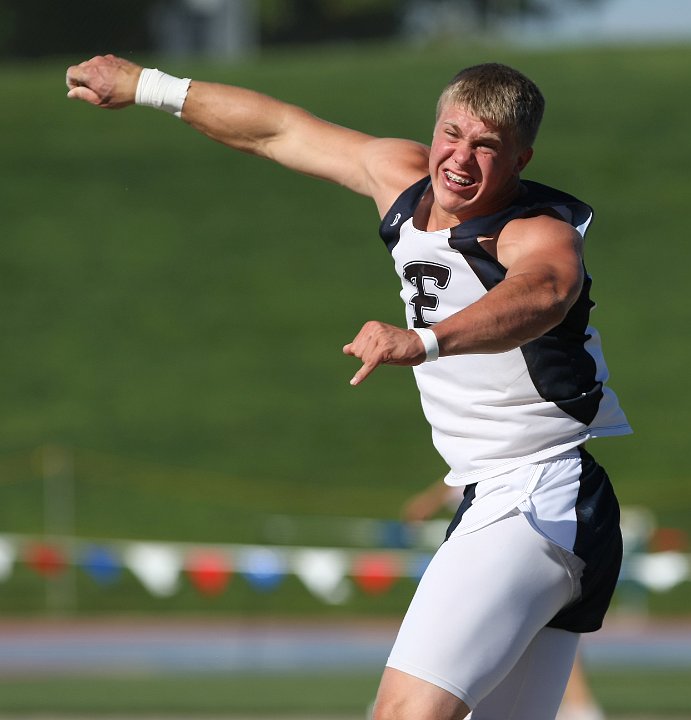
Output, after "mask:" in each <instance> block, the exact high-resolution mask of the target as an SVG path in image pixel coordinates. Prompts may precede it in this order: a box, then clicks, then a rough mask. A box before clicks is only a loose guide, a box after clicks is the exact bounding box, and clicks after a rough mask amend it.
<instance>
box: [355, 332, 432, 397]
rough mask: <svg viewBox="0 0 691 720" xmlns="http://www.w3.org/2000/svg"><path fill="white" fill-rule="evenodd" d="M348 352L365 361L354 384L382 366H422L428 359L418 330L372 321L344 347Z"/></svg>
mask: <svg viewBox="0 0 691 720" xmlns="http://www.w3.org/2000/svg"><path fill="white" fill-rule="evenodd" d="M343 352H344V353H345V354H346V355H353V356H354V357H357V358H360V360H362V367H361V368H360V369H359V370H358V371H357V372H356V373H355V375H354V376H353V378H352V380H351V381H350V384H351V385H359V384H360V383H361V382H362V381H363V380H364V379H365V378H366V377H367V376H368V375H369V374H370V373H371V372H372V371H373V370H374V369H375V368H377V367H379V365H420V363H423V362H424V361H425V357H426V353H425V347H424V345H423V344H422V340H420V338H419V336H418V335H417V333H415V332H413V331H412V330H404V329H402V328H398V327H395V326H394V325H387V324H386V323H382V322H376V321H374V320H370V321H369V322H366V323H365V324H364V325H363V326H362V329H361V330H360V332H359V333H358V334H357V335H356V336H355V339H354V340H353V342H351V343H348V344H347V345H345V346H344V347H343Z"/></svg>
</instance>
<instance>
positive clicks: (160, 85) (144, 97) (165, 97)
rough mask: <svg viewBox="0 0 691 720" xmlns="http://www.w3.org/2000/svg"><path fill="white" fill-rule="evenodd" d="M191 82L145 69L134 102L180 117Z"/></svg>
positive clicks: (151, 69) (152, 69)
mask: <svg viewBox="0 0 691 720" xmlns="http://www.w3.org/2000/svg"><path fill="white" fill-rule="evenodd" d="M191 82H192V81H191V80H190V78H178V77H174V76H173V75H166V73H164V72H161V71H160V70H157V69H156V68H144V69H143V70H142V74H141V75H140V76H139V82H138V83H137V92H136V94H135V96H134V102H135V103H136V104H137V105H144V106H146V107H153V108H158V109H159V110H165V111H166V112H169V113H171V114H172V115H175V117H180V116H181V115H182V106H183V105H184V104H185V98H186V97H187V91H188V90H189V87H190V83H191Z"/></svg>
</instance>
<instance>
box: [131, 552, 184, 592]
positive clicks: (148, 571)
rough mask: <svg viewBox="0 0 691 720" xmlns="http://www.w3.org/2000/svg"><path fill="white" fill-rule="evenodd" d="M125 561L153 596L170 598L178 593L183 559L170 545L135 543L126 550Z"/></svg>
mask: <svg viewBox="0 0 691 720" xmlns="http://www.w3.org/2000/svg"><path fill="white" fill-rule="evenodd" d="M124 560H125V565H127V567H128V568H129V569H130V570H131V571H132V572H133V573H134V574H135V575H136V576H137V578H138V579H139V581H140V582H141V583H142V585H144V587H145V588H146V589H147V590H148V591H149V592H150V593H151V594H152V595H156V596H158V597H168V596H170V595H173V594H174V593H175V592H176V591H177V589H178V586H179V582H180V571H181V570H182V557H181V555H180V553H179V552H177V551H176V550H173V549H172V548H171V547H169V546H168V545H160V544H157V543H133V544H132V545H130V546H129V547H128V548H127V549H126V550H125V552H124Z"/></svg>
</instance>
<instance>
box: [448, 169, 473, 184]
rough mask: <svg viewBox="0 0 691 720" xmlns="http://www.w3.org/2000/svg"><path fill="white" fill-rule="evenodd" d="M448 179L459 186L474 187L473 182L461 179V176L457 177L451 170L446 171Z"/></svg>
mask: <svg viewBox="0 0 691 720" xmlns="http://www.w3.org/2000/svg"><path fill="white" fill-rule="evenodd" d="M444 172H445V173H446V177H447V178H449V180H453V182H455V183H458V184H459V185H464V186H466V187H467V186H468V185H472V184H473V181H472V180H468V179H467V178H464V177H461V176H460V175H456V173H453V172H451V170H445V171H444Z"/></svg>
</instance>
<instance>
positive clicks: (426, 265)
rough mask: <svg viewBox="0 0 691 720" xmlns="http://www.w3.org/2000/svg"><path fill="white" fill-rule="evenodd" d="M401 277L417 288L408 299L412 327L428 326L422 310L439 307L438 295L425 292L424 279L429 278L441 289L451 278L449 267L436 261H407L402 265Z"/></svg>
mask: <svg viewBox="0 0 691 720" xmlns="http://www.w3.org/2000/svg"><path fill="white" fill-rule="evenodd" d="M403 277H404V278H405V279H406V280H407V281H408V282H410V283H411V284H412V285H414V286H415V288H416V290H417V292H416V293H415V295H413V297H411V298H410V300H409V301H408V302H409V303H410V304H411V305H412V306H413V310H414V311H415V321H414V322H413V327H416V328H426V327H429V326H430V325H431V323H428V322H427V321H426V320H425V318H424V315H423V311H424V310H436V309H437V308H438V307H439V296H438V295H433V294H432V293H428V292H427V289H426V287H425V280H430V281H431V282H432V283H433V284H434V286H435V287H436V288H438V289H439V290H443V289H444V288H445V287H447V286H448V284H449V280H450V279H451V269H450V268H448V267H446V266H445V265H437V263H430V262H409V263H407V264H406V265H405V266H404V267H403Z"/></svg>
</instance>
